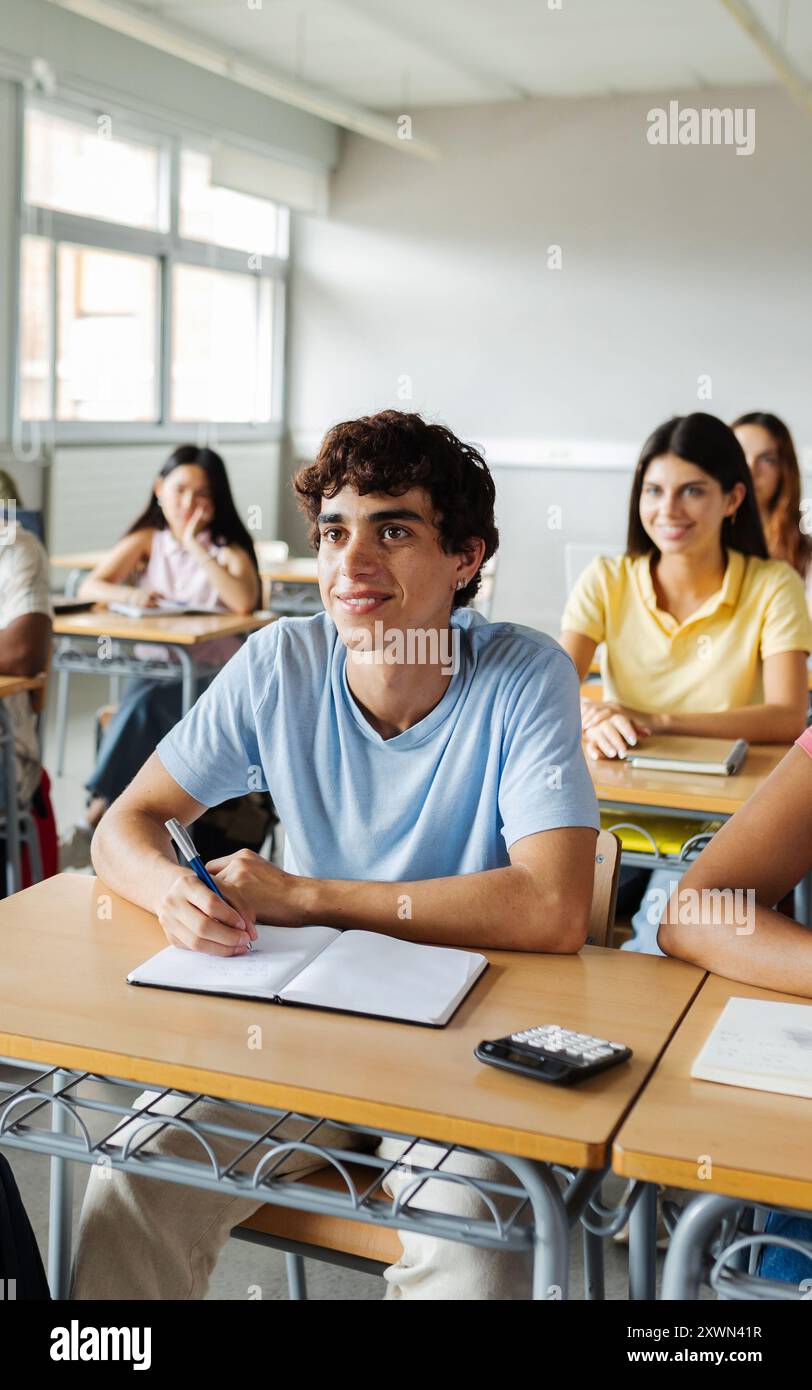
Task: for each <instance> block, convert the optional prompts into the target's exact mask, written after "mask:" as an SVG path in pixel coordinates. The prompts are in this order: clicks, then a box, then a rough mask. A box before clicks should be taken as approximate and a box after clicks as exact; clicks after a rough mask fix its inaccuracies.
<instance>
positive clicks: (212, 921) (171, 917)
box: [158, 869, 257, 956]
mask: <svg viewBox="0 0 812 1390" xmlns="http://www.w3.org/2000/svg"><path fill="white" fill-rule="evenodd" d="M217 886H218V888H220V887H221V886H222V887H223V889H224V891H226V892H227V893H228V899H229V900H228V902H226V900H225V898H221V897H219V896H218V894H217V893H213V892H212V890H211V889H210V888H207V887H206V884H205V883H201V881H200V879H199V878H198V877H197V875H196V874H195V873H194V871H193V870H192V869H180V870H179V873H178V877H177V878H176V879H175V881H174V883H173V884H171V886H170V888H169V891H168V892H167V893H166V895H165V897H164V899H163V901H162V903H161V904H160V907H159V909H158V921H159V922H160V924H161V926H162V927H163V930H164V933H165V935H166V938H167V941H168V942H169V944H170V946H180V947H181V949H183V950H186V951H203V952H204V953H205V954H206V955H210V956H244V955H245V954H246V953H247V952H248V950H249V949H250V948H249V942H251V941H256V939H257V928H256V913H255V912H254V910H253V908H252V907H251V906H250V904H249V903H248V902H247V901H246V900H245V899H244V897H243V895H242V894H241V893H239V892H238V891H237V890H236V889H235V888H234V887H233V886H231V885H229V886H228V887H227V888H226V885H225V884H223V885H221V884H220V883H219V882H218V884H217Z"/></svg>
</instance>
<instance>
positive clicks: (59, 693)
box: [56, 671, 70, 777]
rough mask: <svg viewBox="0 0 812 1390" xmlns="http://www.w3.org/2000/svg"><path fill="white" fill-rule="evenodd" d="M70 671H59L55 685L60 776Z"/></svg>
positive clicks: (62, 766)
mask: <svg viewBox="0 0 812 1390" xmlns="http://www.w3.org/2000/svg"><path fill="white" fill-rule="evenodd" d="M69 683H70V671H60V672H59V680H58V682H57V687H56V771H57V775H58V776H59V777H61V776H62V775H63V772H64V769H65V740H66V738H67V733H68V688H69Z"/></svg>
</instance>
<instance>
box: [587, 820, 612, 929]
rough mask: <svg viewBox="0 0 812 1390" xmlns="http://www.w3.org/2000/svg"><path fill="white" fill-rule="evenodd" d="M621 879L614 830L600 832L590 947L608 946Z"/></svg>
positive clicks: (596, 856) (596, 852)
mask: <svg viewBox="0 0 812 1390" xmlns="http://www.w3.org/2000/svg"><path fill="white" fill-rule="evenodd" d="M619 877H620V840H619V839H618V837H617V835H615V834H614V832H613V831H611V830H601V831H600V832H599V833H598V839H597V843H596V845H595V878H594V882H593V885H592V910H591V912H590V914H589V932H588V934H587V938H586V939H587V943H588V944H589V945H590V946H605V945H606V944H607V942H608V941H609V934H610V932H611V930H612V927H613V926H614V922H615V906H616V904H617V885H618V879H619Z"/></svg>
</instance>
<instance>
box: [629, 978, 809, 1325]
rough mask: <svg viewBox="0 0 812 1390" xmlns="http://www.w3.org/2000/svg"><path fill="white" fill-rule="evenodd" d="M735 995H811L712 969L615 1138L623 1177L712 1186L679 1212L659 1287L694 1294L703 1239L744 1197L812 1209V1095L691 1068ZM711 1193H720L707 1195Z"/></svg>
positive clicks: (666, 1293)
mask: <svg viewBox="0 0 812 1390" xmlns="http://www.w3.org/2000/svg"><path fill="white" fill-rule="evenodd" d="M731 996H735V997H740V998H741V997H743V998H748V999H773V1000H778V1001H781V1002H784V1003H794V1004H798V1003H802V1002H803V1003H808V1002H809V1000H801V999H799V998H798V997H797V996H794V995H789V994H777V993H774V992H773V991H771V990H765V989H757V988H755V987H754V986H751V985H742V984H737V983H736V982H734V981H732V980H725V979H722V978H721V977H720V976H716V975H710V976H708V977H707V979H706V981H705V983H704V984H703V986H702V988H701V990H700V991H699V993H698V994H697V995H696V997H695V998H694V1001H693V1003H692V1005H691V1007H690V1009H689V1010H688V1013H687V1015H686V1017H685V1018H684V1019H683V1021H682V1023H681V1024H680V1026H679V1028H678V1029H677V1031H676V1033H675V1034H674V1036H673V1038H672V1039H671V1042H670V1043H669V1045H668V1047H667V1049H666V1051H665V1053H664V1054H663V1057H662V1059H661V1061H660V1062H659V1064H658V1066H657V1068H656V1070H655V1072H654V1074H653V1076H652V1077H651V1079H650V1080H649V1082H648V1085H647V1086H646V1088H645V1090H644V1092H643V1094H642V1096H640V1097H639V1098H638V1100H637V1102H636V1104H635V1106H634V1108H633V1110H632V1111H631V1114H630V1115H629V1116H628V1118H627V1119H626V1121H625V1122H624V1124H623V1126H622V1128H621V1130H620V1132H619V1133H618V1135H617V1137H616V1139H615V1141H614V1145H613V1148H612V1168H613V1170H614V1171H615V1172H616V1173H619V1174H621V1176H623V1177H628V1178H639V1179H644V1180H645V1181H647V1182H652V1183H666V1184H669V1185H672V1186H675V1187H681V1188H688V1189H689V1190H691V1191H694V1192H698V1193H703V1194H706V1195H705V1196H703V1197H700V1198H697V1199H695V1203H693V1204H692V1206H694V1207H695V1210H694V1211H693V1214H692V1216H691V1217H690V1218H689V1220H688V1222H687V1223H686V1228H685V1230H684V1231H683V1232H682V1233H681V1234H680V1228H681V1226H682V1222H683V1221H684V1220H685V1216H683V1217H681V1218H680V1222H679V1224H678V1226H677V1233H675V1236H674V1237H673V1239H672V1244H671V1249H670V1250H669V1255H668V1259H667V1261H666V1272H667V1283H668V1290H666V1284H665V1283H664V1285H663V1297H669V1298H695V1297H697V1296H698V1287H699V1281H700V1278H701V1272H702V1270H701V1266H702V1257H703V1252H704V1248H705V1244H706V1242H707V1240H709V1239H710V1236H711V1235H712V1234H713V1233H714V1231H715V1230H716V1228H717V1227H718V1224H719V1221H720V1219H721V1217H722V1216H723V1215H724V1214H725V1212H726V1211H728V1210H731V1209H733V1208H735V1207H736V1206H737V1205H739V1203H740V1202H741V1201H742V1200H746V1201H749V1202H765V1203H768V1204H770V1205H774V1206H787V1207H794V1208H801V1209H802V1210H803V1211H812V1158H811V1157H810V1155H812V1104H810V1103H809V1101H807V1100H803V1099H799V1098H798V1097H797V1096H782V1095H775V1094H772V1093H771V1092H768V1091H753V1090H747V1089H745V1088H744V1087H739V1086H723V1085H720V1084H719V1083H717V1082H712V1081H697V1080H694V1079H693V1078H692V1076H691V1066H692V1064H693V1062H694V1059H695V1057H696V1056H697V1054H698V1053H699V1051H700V1049H701V1047H702V1045H703V1044H704V1042H705V1040H706V1038H707V1037H708V1034H709V1033H710V1031H711V1029H712V1028H713V1026H714V1024H715V1023H716V1020H717V1019H718V1017H719V1015H720V1013H721V1012H722V1009H723V1008H724V1006H725V1004H726V1003H727V1001H728V999H729V998H730V997H731ZM700 1173H701V1174H702V1176H700ZM711 1194H717V1196H718V1200H708V1198H709V1196H710V1195H711ZM725 1198H732V1199H735V1200H733V1201H725V1200H724V1199H725ZM677 1234H680V1238H679V1240H677Z"/></svg>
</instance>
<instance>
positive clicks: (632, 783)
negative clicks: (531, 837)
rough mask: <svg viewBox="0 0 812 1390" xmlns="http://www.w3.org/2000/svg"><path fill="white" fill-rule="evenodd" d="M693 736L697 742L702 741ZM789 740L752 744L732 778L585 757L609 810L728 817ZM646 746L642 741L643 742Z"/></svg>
mask: <svg viewBox="0 0 812 1390" xmlns="http://www.w3.org/2000/svg"><path fill="white" fill-rule="evenodd" d="M701 742H702V740H701V739H697V743H701ZM790 746H791V745H789V744H786V745H785V744H775V743H762V744H758V743H754V744H751V746H750V751H749V752H748V754H747V759H746V761H745V763H744V766H743V767H742V769H741V771H740V772H737V773H736V774H735V776H733V777H714V776H712V775H711V774H710V773H695V772H652V771H648V770H645V769H643V768H636V767H630V766H629V764H628V763H627V762H625V761H623V760H622V759H617V758H600V759H598V760H597V761H596V760H594V759H592V758H587V763H588V765H589V771H590V773H591V774H592V782H593V785H594V787H595V791H596V793H597V797H598V800H599V801H600V802H601V803H602V804H603V803H608V804H609V805H610V806H611V809H612V810H614V809H615V808H616V807H625V808H627V809H635V810H636V809H643V808H646V807H650V808H651V809H652V810H660V811H668V810H673V811H681V812H683V811H693V812H696V814H697V815H699V816H705V815H713V816H719V815H723V816H732V815H733V813H734V811H738V809H739V807H740V806H742V805H743V804H744V802H745V801H747V800H748V798H749V797H750V796H752V794H753V792H754V791H756V790H757V789H758V788H759V787H760V786H761V784H762V782H763V781H764V780H765V779H766V778H767V777H769V775H770V773H771V772H772V771H773V770H774V769H775V768H776V767H777V766H778V764H779V763H780V761H781V759H782V758H783V757H784V756H785V754H786V753H788V752H789V748H790ZM641 747H645V741H643V743H642V744H641Z"/></svg>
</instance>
